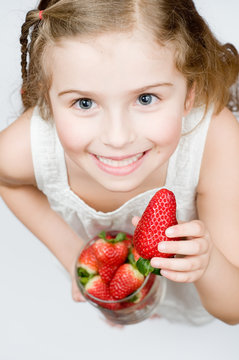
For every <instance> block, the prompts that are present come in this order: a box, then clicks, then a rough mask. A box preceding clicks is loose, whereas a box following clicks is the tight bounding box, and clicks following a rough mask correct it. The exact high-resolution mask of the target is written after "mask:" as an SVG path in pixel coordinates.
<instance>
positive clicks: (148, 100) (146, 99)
mask: <svg viewBox="0 0 239 360" xmlns="http://www.w3.org/2000/svg"><path fill="white" fill-rule="evenodd" d="M157 99H158V98H157V97H156V96H155V95H151V94H142V95H140V96H139V97H138V101H139V103H140V104H141V105H150V104H152V103H154V102H155V100H157Z"/></svg>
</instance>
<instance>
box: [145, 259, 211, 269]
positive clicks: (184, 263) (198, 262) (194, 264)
mask: <svg viewBox="0 0 239 360" xmlns="http://www.w3.org/2000/svg"><path fill="white" fill-rule="evenodd" d="M205 263H206V261H205V259H204V257H203V256H185V257H183V258H170V259H165V258H158V257H155V258H152V259H151V262H150V264H151V265H152V266H153V267H155V268H157V269H161V271H162V270H172V271H183V272H184V271H187V272H191V271H196V270H199V269H202V268H203V267H204V264H205Z"/></svg>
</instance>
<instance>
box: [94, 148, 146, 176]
mask: <svg viewBox="0 0 239 360" xmlns="http://www.w3.org/2000/svg"><path fill="white" fill-rule="evenodd" d="M148 152H149V150H148V151H145V152H141V153H137V154H134V155H131V156H119V157H105V156H100V155H94V154H92V156H93V159H94V161H95V163H96V165H97V166H98V167H99V168H100V169H101V170H103V171H104V172H107V173H108V174H111V175H118V176H124V175H128V174H130V173H132V172H133V171H135V170H136V169H137V168H138V167H139V166H140V165H141V164H142V162H143V161H144V158H145V157H146V155H147V153H148Z"/></svg>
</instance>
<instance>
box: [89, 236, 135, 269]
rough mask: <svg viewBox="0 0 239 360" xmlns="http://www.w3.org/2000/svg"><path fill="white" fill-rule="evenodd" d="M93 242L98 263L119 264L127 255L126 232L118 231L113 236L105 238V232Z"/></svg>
mask: <svg viewBox="0 0 239 360" xmlns="http://www.w3.org/2000/svg"><path fill="white" fill-rule="evenodd" d="M99 236H100V237H101V238H100V239H98V240H96V242H95V243H94V244H93V249H94V253H95V256H96V258H97V260H98V262H99V263H100V264H107V265H118V266H119V265H121V264H123V262H124V261H125V260H126V258H127V255H128V242H126V241H124V240H126V234H124V233H118V234H117V236H116V237H115V238H112V239H107V237H106V234H105V232H102V233H101V234H100V235H99Z"/></svg>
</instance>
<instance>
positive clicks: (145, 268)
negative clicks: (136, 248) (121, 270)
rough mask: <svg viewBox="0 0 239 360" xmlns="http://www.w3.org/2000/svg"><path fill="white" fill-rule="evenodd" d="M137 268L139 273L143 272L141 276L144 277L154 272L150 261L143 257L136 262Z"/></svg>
mask: <svg viewBox="0 0 239 360" xmlns="http://www.w3.org/2000/svg"><path fill="white" fill-rule="evenodd" d="M136 266H137V268H138V270H139V272H141V274H143V275H144V276H147V275H148V274H149V273H151V272H152V271H153V270H154V268H153V267H152V266H151V265H150V260H148V259H143V258H142V257H140V258H139V259H138V261H137V262H136Z"/></svg>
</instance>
